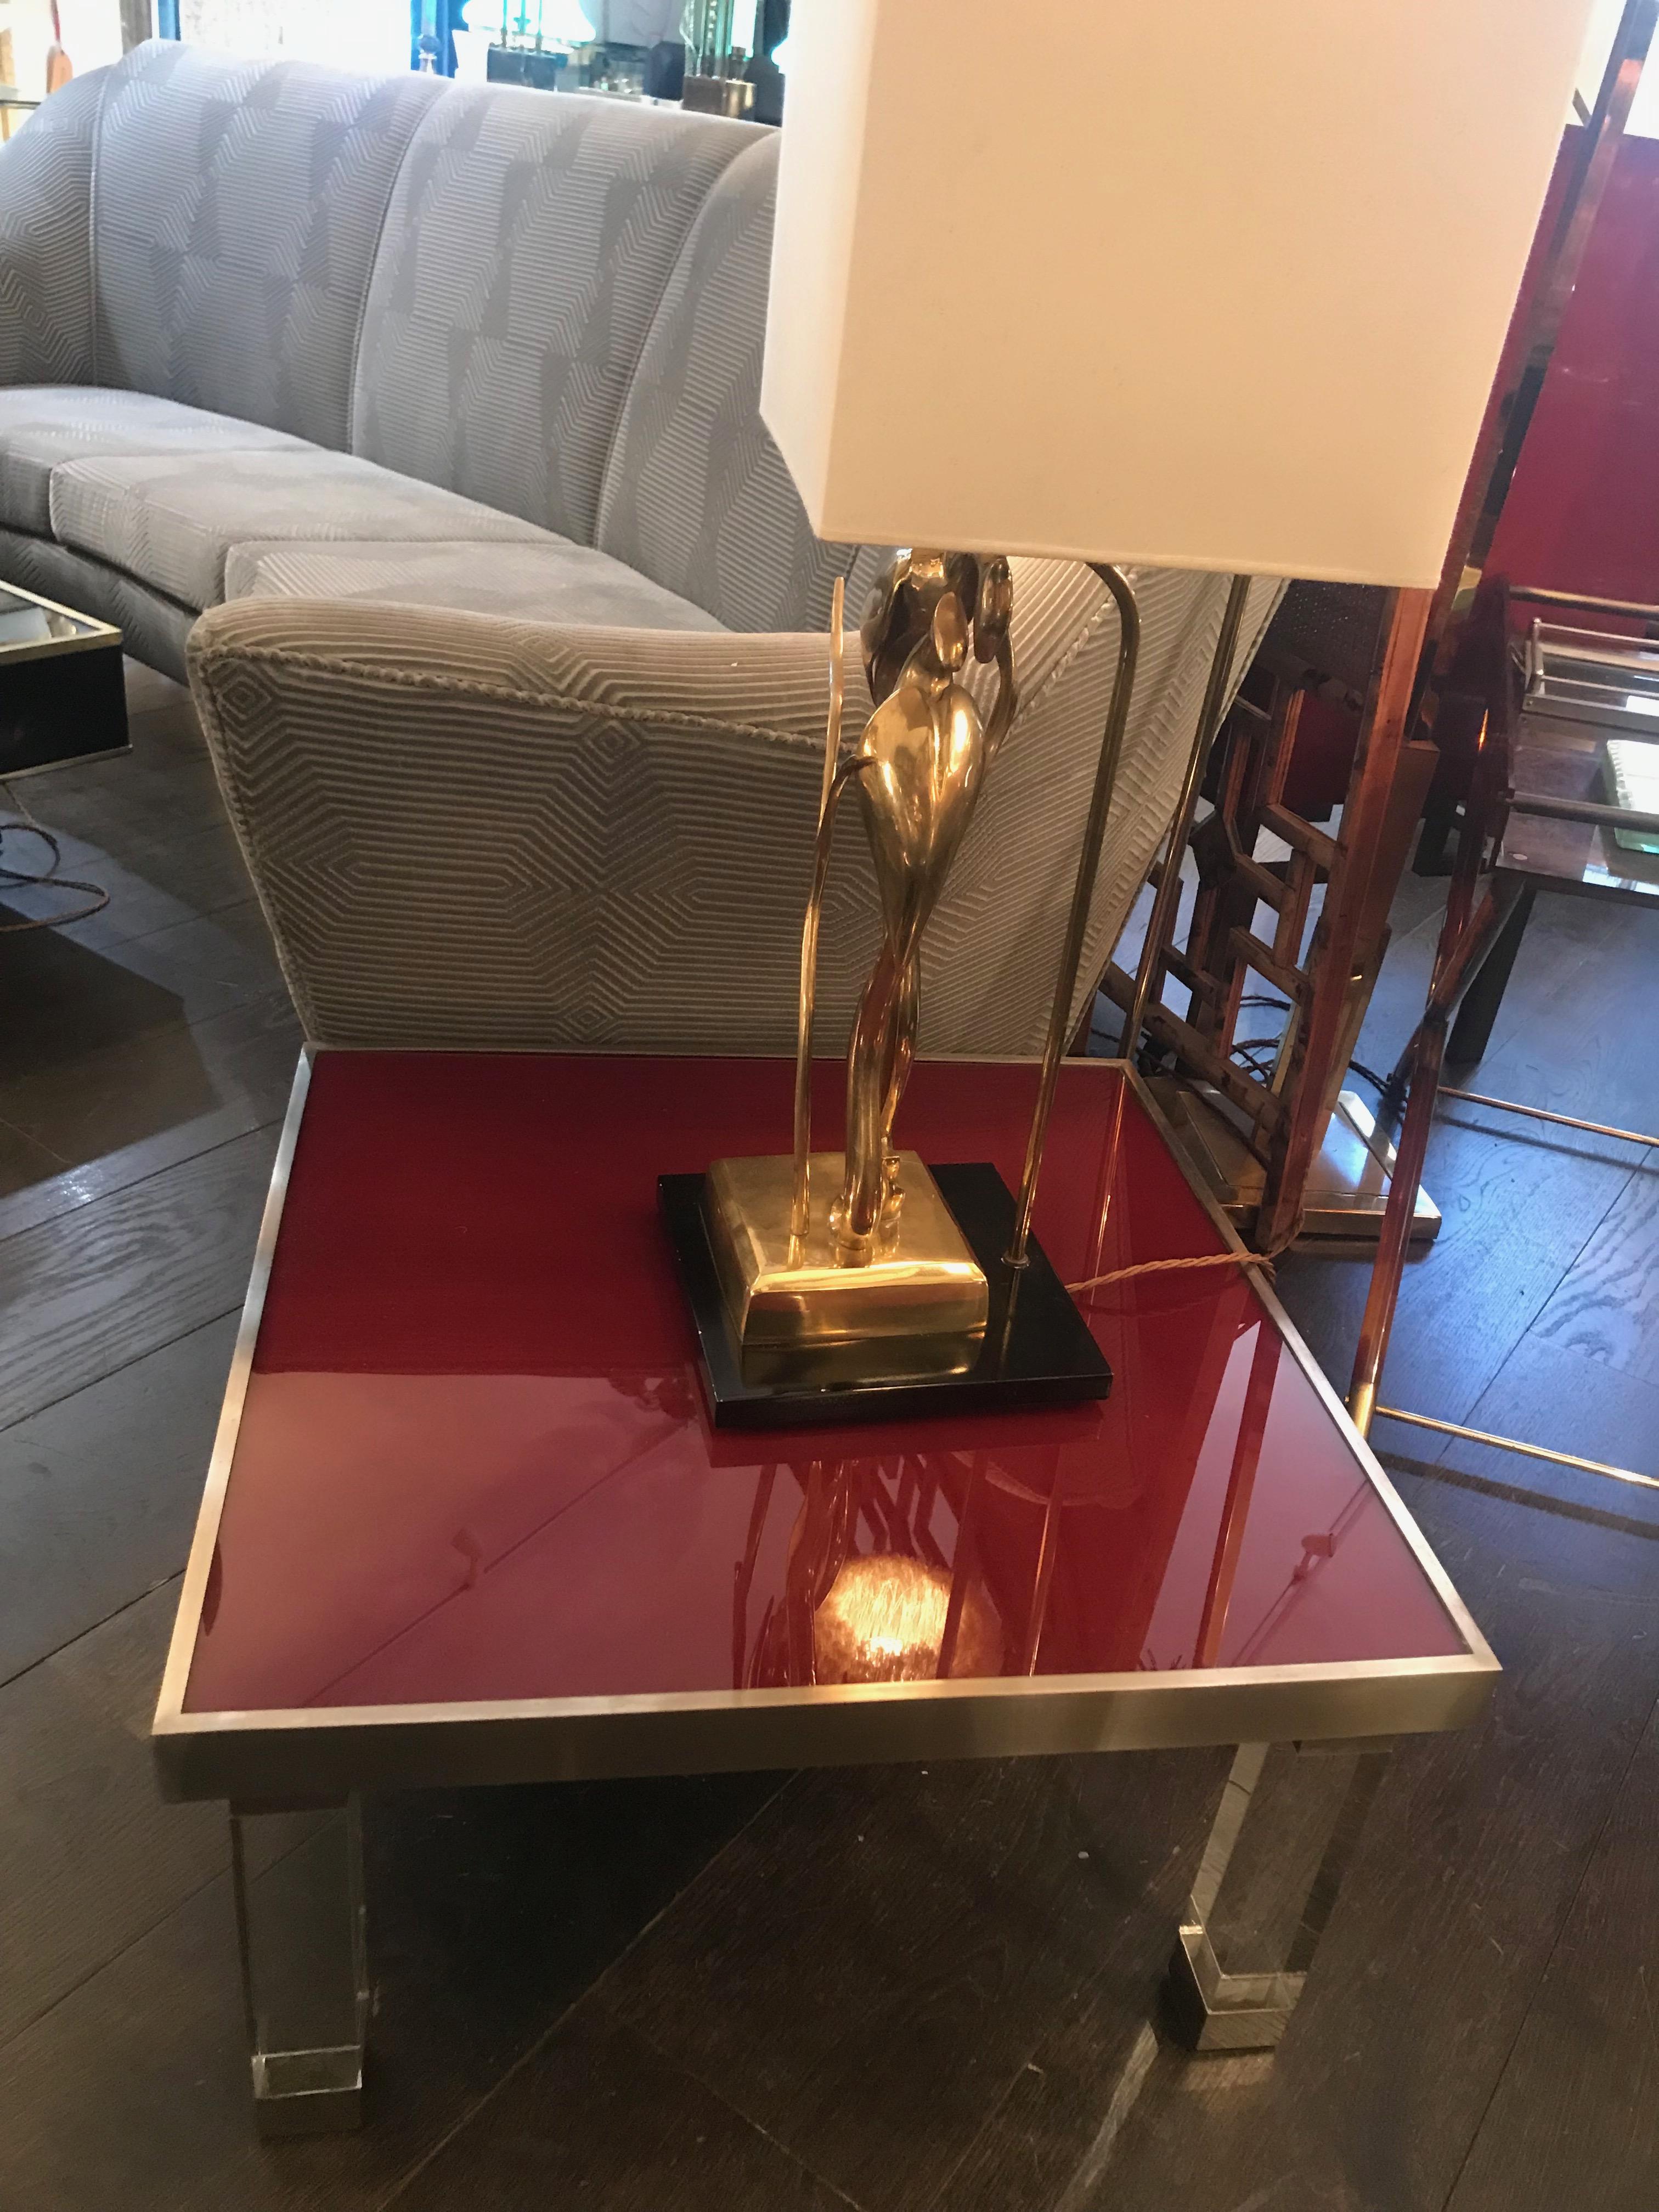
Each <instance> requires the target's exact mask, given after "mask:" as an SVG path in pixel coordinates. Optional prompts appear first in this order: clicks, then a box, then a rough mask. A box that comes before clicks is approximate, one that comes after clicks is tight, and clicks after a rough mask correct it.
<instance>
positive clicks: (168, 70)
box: [92, 40, 447, 448]
mask: <svg viewBox="0 0 1659 2212" xmlns="http://www.w3.org/2000/svg"><path fill="white" fill-rule="evenodd" d="M446 95H447V87H446V85H445V83H444V82H443V80H442V79H441V78H434V77H430V76H416V75H410V76H392V77H362V76H343V75H341V74H339V73H337V71H335V70H324V69H316V68H313V67H312V66H311V65H310V64H307V63H303V62H269V61H240V60H234V59H232V58H228V57H226V56H222V55H218V54H211V53H204V52H202V51H201V50H200V49H199V48H197V47H193V46H180V45H179V44H177V43H175V42H173V41H171V40H154V41H152V42H151V43H150V44H149V45H147V46H140V47H137V49H135V51H134V52H132V53H131V54H129V55H127V56H126V58H125V59H124V60H123V61H121V62H119V63H118V64H116V66H115V67H114V68H112V70H110V71H109V72H108V74H107V76H106V79H105V80H104V86H103V113H102V118H101V120H100V125H99V130H98V150H97V189H96V191H94V196H93V214H92V232H93V265H94V272H95V283H96V319H95V328H94V340H95V351H94V362H93V374H94V377H95V379H96V380H97V381H98V382H99V383H100V384H108V385H129V386H131V387H132V388H133V389H134V390H135V391H138V392H157V393H160V394H161V395H162V396H163V397H165V398H170V399H179V400H182V401H184V402H185V404H187V405H191V406H195V407H206V408H211V409H214V410H218V411H220V412H222V413H225V414H236V415H241V416H246V417H247V418H248V419H249V420H250V421H251V422H263V423H265V424H267V425H268V426H269V427H270V428H272V429H277V430H290V431H293V432H294V433H295V435H297V436H300V437H304V438H310V439H313V440H314V441H316V442H317V443H318V444H319V445H324V446H332V447H340V448H344V447H346V446H348V445H349V442H350V435H349V434H350V420H349V416H350V401H351V373H352V363H353V361H354V358H355V356H356V343H357V334H358V331H359V328H360V326H361V323H362V308H363V297H364V295H365V293H366V292H367V290H368V279H369V270H370V268H371V266H372V264H373V262H374V252H375V248H376V246H377V245H378V243H379V240H380V227H381V224H382V222H384V221H385V217H386V204H387V201H388V199H389V198H390V197H391V193H392V181H393V179H395V178H396V176H397V174H398V168H399V166H400V164H401V163H402V161H403V159H404V153H405V152H406V150H407V149H408V146H409V143H410V137H411V136H412V134H413V132H414V131H415V128H416V125H417V124H418V123H419V121H420V119H421V118H422V115H424V114H425V113H426V112H427V110H428V106H430V105H431V104H432V103H433V102H434V101H437V102H439V103H440V104H441V102H442V100H444V98H445V97H446Z"/></svg>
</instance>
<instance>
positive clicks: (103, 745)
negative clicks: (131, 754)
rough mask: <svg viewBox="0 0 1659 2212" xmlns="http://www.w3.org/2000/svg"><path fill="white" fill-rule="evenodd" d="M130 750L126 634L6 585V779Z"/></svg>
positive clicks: (2, 699)
mask: <svg viewBox="0 0 1659 2212" xmlns="http://www.w3.org/2000/svg"><path fill="white" fill-rule="evenodd" d="M125 750H127V701H126V682H125V675H124V672H123V669H122V664H121V633H120V631H119V630H118V629H115V628H114V626H113V625H112V623H106V622H100V621H98V620H97V619H96V617H94V616H92V615H82V614H76V611H75V610H74V609H73V608H72V607H62V606H59V605H58V604H57V602H56V601H55V600H53V599H41V598H40V595H39V594H38V593H37V592H26V591H24V590H23V588H22V587H21V585H17V584H0V778H9V777H11V776H16V775H29V774H31V773H32V772H33V770H35V769H45V768H62V767H64V766H65V765H66V764H67V763H70V762H71V761H93V760H106V759H108V758H109V757H112V755H114V754H116V753H120V752H125Z"/></svg>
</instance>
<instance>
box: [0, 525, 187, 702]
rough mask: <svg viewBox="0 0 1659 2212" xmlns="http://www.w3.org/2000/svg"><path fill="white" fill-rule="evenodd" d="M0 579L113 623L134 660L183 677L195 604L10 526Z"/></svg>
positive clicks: (0, 555) (1, 539)
mask: <svg viewBox="0 0 1659 2212" xmlns="http://www.w3.org/2000/svg"><path fill="white" fill-rule="evenodd" d="M0 581H3V582H5V583H8V584H21V586H22V587H23V589H24V590H25V591H26V592H40V594H41V596H42V597H43V598H44V599H56V600H57V601H58V604H59V605H62V606H66V607H75V608H77V609H78V610H79V611H80V612H81V613H82V614H87V615H94V616H96V617H97V618H98V620H99V621H100V622H106V623H114V624H115V625H116V627H117V628H118V629H119V630H120V632H121V636H122V641H123V643H124V644H125V647H126V650H127V651H128V652H129V653H131V655H132V657H133V659H135V660H142V661H143V662H144V663H145V664H146V665H147V666H149V667H151V668H159V669H160V670H161V673H162V674H163V675H164V676H171V677H172V678H173V679H174V681H175V682H177V683H179V684H182V683H184V682H185V678H186V671H185V639H186V638H187V637H188V636H189V635H190V633H191V627H192V625H193V624H194V623H195V620H196V610H195V608H194V607H181V606H179V605H176V604H175V603H174V602H173V600H172V599H164V598H163V597H162V596H161V593H160V592H152V591H150V590H149V588H148V586H145V585H143V584H140V583H137V582H135V580H133V578H132V577H131V576H124V575H122V574H121V573H120V571H119V570H118V569H116V568H106V567H105V565H104V563H103V562H101V561H88V559H87V557H86V556H85V555H84V554H81V553H71V552H70V550H69V549H68V547H67V546H64V545H54V544H52V540H51V539H50V538H29V537H26V536H25V535H24V534H23V533H22V532H21V531H15V530H0Z"/></svg>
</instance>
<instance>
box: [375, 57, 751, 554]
mask: <svg viewBox="0 0 1659 2212" xmlns="http://www.w3.org/2000/svg"><path fill="white" fill-rule="evenodd" d="M763 135H766V134H764V133H763V131H762V130H761V127H760V126H759V125H753V124H744V125H738V124H732V123H727V122H724V121H722V120H720V118H716V117H713V116H704V115H690V114H685V113H684V112H678V111H670V110H667V109H656V108H646V107H635V106H623V105H620V104H613V103H611V102H608V101H605V100H581V99H572V98H570V97H568V95H566V94H547V93H544V92H531V91H525V90H520V89H515V88H512V87H507V86H489V87H483V86H480V87H477V88H471V87H458V88H456V89H454V90H453V91H452V92H450V93H449V94H448V95H447V98H445V99H444V100H442V101H441V103H440V105H439V106H437V108H436V109H435V110H434V112H432V113H431V114H430V115H428V117H427V118H426V119H425V121H424V122H423V123H422V126H421V129H420V130H419V131H417V132H416V136H415V139H414V142H413V143H412V144H411V146H410V149H409V153H408V156H407V158H406V159H405V161H404V165H403V170H402V173H401V175H400V176H399V178H398V185H397V190H396V191H395V192H394V193H393V195H392V205H391V208H390V210H389V211H388V213H387V216H386V232H385V236H384V239H383V241H382V244H381V247H380V253H379V256H378V257H377V259H376V262H375V267H374V279H373V282H372V283H371V285H370V288H369V295H368V307H367V310H366V313H365V315H364V321H363V340H362V351H361V355H360V357H359V361H358V368H357V403H356V426H355V430H354V435H353V447H354V450H355V451H356V452H357V453H362V454H363V455H365V456H366V457H367V458H368V459H370V460H374V461H379V462H381V463H383V464H384V465H386V467H388V468H393V469H398V470H401V471H404V474H406V475H410V476H417V477H424V478H425V479H426V480H427V481H428V483H438V484H442V485H444V486H445V487H446V488H447V489H449V490H451V491H458V492H462V493H464V494H465V495H467V496H468V497H469V498H471V499H477V500H483V501H485V502H486V503H487V504H488V505H489V506H491V507H501V508H503V509H505V510H506V511H507V513H513V514H520V515H523V516H524V517H525V519H526V520H528V521H531V522H536V523H539V524H541V525H542V526H543V527H544V528H546V529H550V530H556V531H558V532H560V533H561V534H562V536H564V537H567V538H575V539H577V540H578V541H579V542H580V543H581V544H592V542H593V532H594V525H595V521H596V519H597V516H598V513H599V492H600V486H601V483H602V480H603V478H604V475H605V459H606V456H607V454H608V453H609V452H610V449H611V441H612V439H613V437H614V436H615V435H616V429H617V419H618V417H619V416H620V415H621V413H622V410H623V402H624V400H625V399H626V398H627V395H628V387H629V379H630V378H631V377H632V375H633V374H634V369H635V364H636V363H637V362H638V360H639V357H640V351H641V347H642V346H643V345H644V343H645V342H646V337H647V332H648V331H649V330H650V328H651V325H652V319H653V316H654V315H655V313H656V311H657V307H658V303H659V301H660V300H661V298H662V295H663V289H664V287H665V285H666V284H667V283H668V281H669V278H670V276H671V274H672V272H673V270H674V268H675V264H676V263H677V261H678V259H679V258H680V252H681V248H682V247H683V246H684V243H685V239H686V235H687V234H688V232H689V231H690V229H691V228H692V226H693V224H694V222H696V218H697V216H698V212H699V210H701V208H702V205H703V203H704V201H705V200H706V199H707V197H708V194H709V192H710V191H711V190H712V189H714V187H715V186H716V185H717V184H718V181H719V179H720V176H721V174H722V172H723V171H725V169H726V167H727V166H728V165H729V164H730V163H731V162H732V160H733V159H734V157H736V156H740V155H743V154H744V151H745V150H746V149H748V148H750V145H751V144H752V143H753V142H754V141H755V139H757V137H762V136H763Z"/></svg>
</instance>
